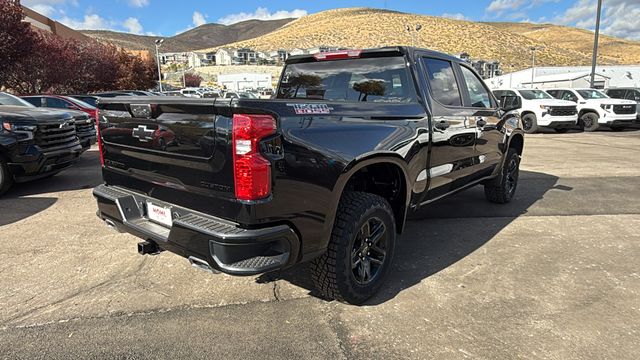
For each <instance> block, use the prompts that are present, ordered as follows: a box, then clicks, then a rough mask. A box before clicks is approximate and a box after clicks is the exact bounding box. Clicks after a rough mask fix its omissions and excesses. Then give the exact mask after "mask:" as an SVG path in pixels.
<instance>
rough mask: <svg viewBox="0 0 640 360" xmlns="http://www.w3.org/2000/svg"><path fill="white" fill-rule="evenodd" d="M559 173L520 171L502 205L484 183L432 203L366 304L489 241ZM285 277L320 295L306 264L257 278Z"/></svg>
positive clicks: (411, 224)
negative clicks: (494, 200)
mask: <svg viewBox="0 0 640 360" xmlns="http://www.w3.org/2000/svg"><path fill="white" fill-rule="evenodd" d="M557 181H558V178H557V177H555V176H551V175H548V174H543V173H538V172H529V171H521V172H520V182H519V184H518V189H517V192H516V198H515V199H514V200H513V201H512V202H511V203H509V204H506V205H500V204H493V203H489V202H488V201H486V200H485V197H484V191H483V188H482V187H481V186H476V187H474V188H471V189H468V190H466V191H463V192H460V193H458V194H456V195H454V196H451V197H449V198H446V199H443V200H440V201H438V202H436V203H433V204H431V205H429V206H427V207H425V208H423V209H421V210H419V211H417V212H416V213H414V214H412V215H411V216H410V219H409V220H408V221H407V224H406V226H405V230H404V232H403V234H402V235H401V236H400V237H399V239H398V240H399V241H398V242H397V247H396V252H395V255H394V263H393V268H392V269H391V271H390V272H389V274H388V276H387V280H386V282H385V284H384V285H383V286H382V288H381V290H380V292H379V293H378V294H377V295H376V296H374V297H373V298H372V299H370V300H369V301H367V302H366V303H365V304H364V305H378V304H382V303H384V302H387V301H389V300H391V299H393V298H394V297H396V296H397V295H398V294H399V293H400V292H402V291H403V290H405V289H408V288H410V287H413V286H415V285H417V284H419V283H420V282H422V281H423V280H425V279H427V278H428V277H430V276H431V275H434V274H436V273H438V272H440V271H442V270H444V269H446V268H448V267H449V266H451V265H453V264H455V263H457V262H458V261H460V260H462V259H464V258H465V257H466V256H467V255H469V254H471V253H473V252H474V251H476V250H478V249H480V248H481V247H482V246H483V245H484V244H486V243H487V242H489V241H491V239H493V237H494V236H495V235H496V234H498V233H499V232H500V231H501V230H502V229H504V228H505V227H507V226H508V225H509V224H510V223H511V222H512V221H514V220H515V219H516V218H518V217H520V216H523V215H526V214H527V213H528V211H529V210H528V209H529V208H531V207H532V206H533V205H534V204H535V203H536V202H538V201H539V200H541V199H542V198H543V197H544V195H545V193H547V191H549V190H550V189H556V190H560V191H571V190H572V188H570V187H566V186H556V184H557ZM275 280H284V281H287V282H290V283H292V284H293V285H296V286H300V287H302V288H305V289H307V290H309V291H310V293H311V295H313V296H317V294H316V293H315V292H314V290H313V289H314V288H313V283H312V282H311V273H310V270H309V265H308V264H301V265H298V266H295V267H293V268H291V269H288V270H284V271H282V272H276V273H273V274H266V275H263V276H261V277H259V278H258V280H257V281H258V282H260V283H264V282H271V281H275Z"/></svg>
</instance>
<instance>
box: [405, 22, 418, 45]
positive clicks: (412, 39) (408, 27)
mask: <svg viewBox="0 0 640 360" xmlns="http://www.w3.org/2000/svg"><path fill="white" fill-rule="evenodd" d="M404 28H405V29H406V30H407V32H408V33H409V35H411V46H416V37H415V35H416V34H417V33H419V32H420V30H422V24H417V25H416V27H415V33H416V34H414V33H413V32H414V29H413V26H411V25H409V24H405V25H404Z"/></svg>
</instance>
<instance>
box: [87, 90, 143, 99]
mask: <svg viewBox="0 0 640 360" xmlns="http://www.w3.org/2000/svg"><path fill="white" fill-rule="evenodd" d="M93 95H95V96H97V97H99V98H111V97H117V96H140V95H137V94H135V93H133V92H131V91H106V92H99V93H95V94H93Z"/></svg>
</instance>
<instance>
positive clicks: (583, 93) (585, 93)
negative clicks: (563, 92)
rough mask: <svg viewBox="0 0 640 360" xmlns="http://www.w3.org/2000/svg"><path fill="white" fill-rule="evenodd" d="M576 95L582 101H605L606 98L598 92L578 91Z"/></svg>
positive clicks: (591, 90)
mask: <svg viewBox="0 0 640 360" xmlns="http://www.w3.org/2000/svg"><path fill="white" fill-rule="evenodd" d="M578 94H580V96H582V97H583V98H584V99H607V98H608V96H607V95H605V94H604V93H601V92H600V91H598V90H593V89H589V90H578Z"/></svg>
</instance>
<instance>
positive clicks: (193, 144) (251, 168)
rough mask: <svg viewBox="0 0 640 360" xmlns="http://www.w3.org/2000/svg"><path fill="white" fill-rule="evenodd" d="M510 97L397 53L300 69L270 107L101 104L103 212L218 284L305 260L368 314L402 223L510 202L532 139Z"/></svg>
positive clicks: (299, 59) (341, 55)
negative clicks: (466, 204)
mask: <svg viewBox="0 0 640 360" xmlns="http://www.w3.org/2000/svg"><path fill="white" fill-rule="evenodd" d="M501 101H502V104H503V106H502V107H500V106H499V103H498V101H497V100H496V99H495V98H494V97H493V95H492V93H491V92H490V91H489V90H488V89H487V87H486V86H485V84H484V82H483V81H482V80H481V78H480V77H478V75H477V74H476V73H475V72H474V71H473V70H472V69H471V68H470V67H469V66H468V65H467V64H466V63H465V62H463V61H461V60H459V59H457V58H454V57H450V56H447V55H444V54H441V53H437V52H433V51H428V50H423V49H416V48H404V47H393V48H381V49H371V50H362V51H355V50H350V51H342V52H334V53H322V54H316V55H305V56H294V57H291V58H289V60H287V63H286V66H285V68H284V70H283V73H282V77H281V79H280V84H279V86H278V89H277V92H276V98H275V99H272V100H257V99H221V98H217V99H176V98H168V97H164V98H162V97H136V98H133V97H128V98H113V99H101V100H100V102H99V108H100V122H99V123H100V126H99V145H100V149H101V154H102V160H103V168H102V170H103V171H102V172H103V177H104V185H100V186H98V187H97V188H95V189H94V192H93V193H94V196H95V197H96V198H97V201H98V208H99V210H98V216H99V217H100V218H101V219H102V220H104V221H105V222H106V224H107V225H109V226H111V227H114V228H116V229H118V230H120V231H124V232H128V233H131V234H133V235H135V236H137V237H139V238H141V239H143V240H144V241H143V242H141V243H139V244H138V250H139V252H140V253H141V254H153V253H158V252H160V251H162V250H168V251H171V252H174V253H176V254H178V255H181V256H183V257H185V258H188V259H189V260H190V262H191V263H192V264H193V265H194V266H196V267H199V268H202V269H206V270H210V271H212V272H216V271H222V272H225V273H228V274H234V275H254V274H259V273H264V272H270V271H274V270H278V269H283V268H287V267H291V266H292V265H294V264H297V263H300V262H305V261H311V269H312V274H313V280H314V282H315V285H316V287H317V289H318V290H319V292H321V294H322V295H323V296H325V297H327V298H333V299H338V300H341V301H345V302H349V303H361V302H363V301H364V300H366V299H367V298H369V297H370V296H372V295H373V294H374V293H375V292H376V291H377V290H378V289H379V287H380V286H381V283H382V280H383V279H384V277H385V273H387V272H388V271H389V268H390V265H391V261H392V258H393V253H394V247H395V244H396V241H397V240H396V239H397V237H398V235H399V234H401V233H402V230H403V228H404V225H405V219H406V217H407V213H408V212H409V211H413V210H415V209H417V208H419V207H421V206H425V205H427V204H430V203H433V202H434V201H436V200H438V199H440V198H442V197H444V196H447V195H449V194H452V193H454V192H456V191H459V190H461V189H465V188H468V187H470V186H473V185H478V184H482V185H483V186H484V189H485V193H486V197H487V199H488V200H489V201H492V202H496V203H507V202H509V201H510V200H511V199H512V198H513V196H514V193H515V190H516V185H517V181H518V169H519V163H520V156H521V154H522V149H523V144H524V137H523V132H522V129H521V124H520V118H519V117H518V115H517V114H515V112H514V111H511V110H514V109H517V108H518V105H519V104H518V103H519V100H518V99H517V98H513V99H512V98H508V97H505V98H503V99H501ZM165 138H166V139H167V140H168V139H172V141H171V142H168V141H163V142H161V141H160V140H161V139H165ZM161 144H164V145H163V146H161Z"/></svg>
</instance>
